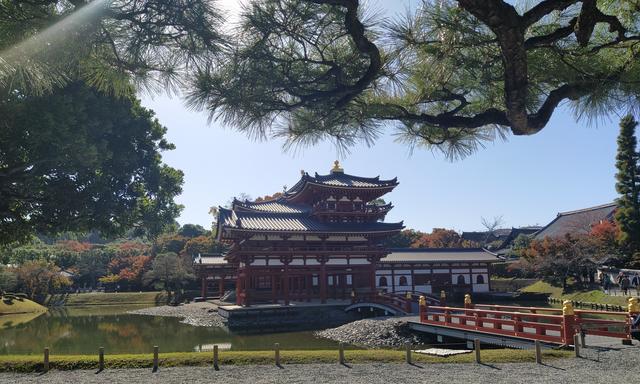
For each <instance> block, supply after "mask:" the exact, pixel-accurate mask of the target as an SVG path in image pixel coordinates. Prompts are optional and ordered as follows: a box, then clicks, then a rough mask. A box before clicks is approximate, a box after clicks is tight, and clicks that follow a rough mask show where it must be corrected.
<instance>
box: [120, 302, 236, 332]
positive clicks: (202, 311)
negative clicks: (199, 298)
mask: <svg viewBox="0 0 640 384" xmlns="http://www.w3.org/2000/svg"><path fill="white" fill-rule="evenodd" d="M127 313H132V314H135V315H148V316H166V317H181V318H182V321H181V323H185V324H189V325H194V326H196V327H221V326H223V325H224V323H223V322H222V317H220V315H218V307H217V306H216V305H215V304H212V303H208V302H200V303H190V304H184V305H178V306H170V305H163V306H160V307H151V308H143V309H137V310H134V311H129V312H127Z"/></svg>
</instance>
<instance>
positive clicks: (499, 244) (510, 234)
mask: <svg viewBox="0 0 640 384" xmlns="http://www.w3.org/2000/svg"><path fill="white" fill-rule="evenodd" d="M540 229H542V227H539V226H527V227H519V228H513V227H511V228H499V229H496V230H494V231H484V232H462V235H461V237H462V240H466V241H468V242H473V243H475V244H477V245H478V246H479V247H484V248H486V249H488V250H490V251H491V252H494V253H496V254H498V255H499V256H501V257H504V256H506V255H508V254H510V253H511V248H512V246H513V241H514V240H515V239H516V238H517V237H518V236H520V235H525V236H534V235H535V233H537V232H538V231H540Z"/></svg>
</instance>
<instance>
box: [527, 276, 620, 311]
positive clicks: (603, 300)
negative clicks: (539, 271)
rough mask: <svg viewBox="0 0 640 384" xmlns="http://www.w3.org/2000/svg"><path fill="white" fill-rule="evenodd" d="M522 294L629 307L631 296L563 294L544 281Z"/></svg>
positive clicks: (589, 293)
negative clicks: (548, 295) (535, 294)
mask: <svg viewBox="0 0 640 384" xmlns="http://www.w3.org/2000/svg"><path fill="white" fill-rule="evenodd" d="M520 292H532V293H548V294H550V296H551V297H554V298H557V299H562V300H574V301H583V302H586V303H597V304H613V305H622V306H626V305H627V299H628V298H629V297H630V296H626V297H625V296H609V295H607V294H605V293H604V292H602V291H598V290H595V291H581V292H572V293H566V294H565V293H563V292H562V287H556V286H553V285H551V284H549V283H547V282H544V281H537V282H535V283H533V284H531V285H529V286H527V287H525V288H522V289H520Z"/></svg>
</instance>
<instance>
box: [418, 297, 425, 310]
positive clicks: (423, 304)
mask: <svg viewBox="0 0 640 384" xmlns="http://www.w3.org/2000/svg"><path fill="white" fill-rule="evenodd" d="M418 304H419V305H420V306H421V307H424V306H425V305H427V298H426V297H424V296H420V299H419V300H418Z"/></svg>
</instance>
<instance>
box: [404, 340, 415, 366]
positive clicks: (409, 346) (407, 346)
mask: <svg viewBox="0 0 640 384" xmlns="http://www.w3.org/2000/svg"><path fill="white" fill-rule="evenodd" d="M405 349H406V350H407V364H413V361H412V360H411V343H406V344H405Z"/></svg>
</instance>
